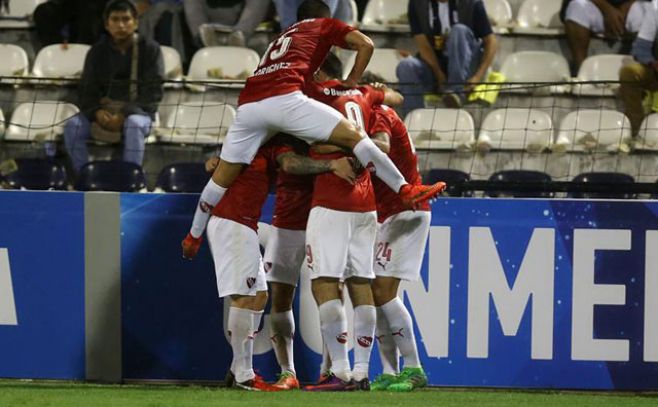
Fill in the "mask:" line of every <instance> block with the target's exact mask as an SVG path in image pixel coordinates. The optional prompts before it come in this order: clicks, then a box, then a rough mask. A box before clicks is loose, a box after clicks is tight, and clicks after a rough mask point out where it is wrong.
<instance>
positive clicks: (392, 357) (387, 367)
mask: <svg viewBox="0 0 658 407" xmlns="http://www.w3.org/2000/svg"><path fill="white" fill-rule="evenodd" d="M373 293H374V292H373ZM375 304H376V303H375ZM376 310H377V327H376V329H375V338H376V339H377V349H378V350H379V358H380V359H381V361H382V373H381V374H379V375H377V377H375V380H374V381H373V382H372V383H371V384H370V390H373V391H379V390H386V388H387V387H388V386H390V385H391V384H393V383H395V382H397V379H398V375H399V374H400V352H398V347H397V345H396V344H395V341H394V340H393V335H391V328H390V327H389V326H388V321H387V320H386V318H385V317H384V315H383V314H382V312H381V309H380V308H376Z"/></svg>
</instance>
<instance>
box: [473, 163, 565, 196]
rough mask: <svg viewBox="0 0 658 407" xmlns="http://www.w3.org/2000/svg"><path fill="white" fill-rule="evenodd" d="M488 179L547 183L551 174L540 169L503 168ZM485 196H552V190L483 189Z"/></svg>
mask: <svg viewBox="0 0 658 407" xmlns="http://www.w3.org/2000/svg"><path fill="white" fill-rule="evenodd" d="M489 181H500V182H516V183H524V182H532V183H549V182H551V176H550V175H548V174H546V173H545V172H541V171H531V170H504V171H498V172H495V173H493V174H491V176H490V177H489ZM485 194H486V195H487V196H490V197H492V198H497V197H502V196H513V197H514V198H552V197H553V196H555V194H554V193H553V192H527V191H485Z"/></svg>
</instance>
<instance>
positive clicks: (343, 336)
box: [336, 332, 347, 344]
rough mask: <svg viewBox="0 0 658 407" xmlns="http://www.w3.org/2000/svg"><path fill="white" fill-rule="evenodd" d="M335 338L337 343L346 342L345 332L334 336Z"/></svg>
mask: <svg viewBox="0 0 658 407" xmlns="http://www.w3.org/2000/svg"><path fill="white" fill-rule="evenodd" d="M336 340H337V341H338V343H342V344H345V343H347V332H343V333H342V334H340V335H338V336H336Z"/></svg>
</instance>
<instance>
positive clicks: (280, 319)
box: [270, 310, 296, 375]
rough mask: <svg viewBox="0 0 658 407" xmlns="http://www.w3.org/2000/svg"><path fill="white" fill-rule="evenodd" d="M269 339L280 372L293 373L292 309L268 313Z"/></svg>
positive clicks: (293, 334)
mask: <svg viewBox="0 0 658 407" xmlns="http://www.w3.org/2000/svg"><path fill="white" fill-rule="evenodd" d="M270 333H271V334H272V336H271V338H270V340H271V341H272V347H273V348H274V354H275V355H276V360H277V362H279V366H281V372H290V373H292V374H294V375H296V374H295V362H294V358H293V353H292V352H293V347H292V342H293V337H294V336H295V318H294V316H293V314H292V310H289V311H286V312H277V313H272V314H270Z"/></svg>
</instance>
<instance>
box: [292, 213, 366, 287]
mask: <svg viewBox="0 0 658 407" xmlns="http://www.w3.org/2000/svg"><path fill="white" fill-rule="evenodd" d="M376 234H377V213H376V212H374V211H373V212H343V211H335V210H332V209H327V208H321V207H317V206H316V207H315V208H313V209H311V213H310V215H309V217H308V225H307V227H306V261H305V262H304V264H305V267H306V268H307V269H308V270H309V273H310V275H311V280H313V279H316V278H319V277H331V278H337V279H340V280H342V281H344V280H347V279H348V278H350V277H361V278H369V279H373V278H375V273H374V272H373V271H372V257H373V253H372V246H373V244H374V243H375V236H376Z"/></svg>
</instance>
